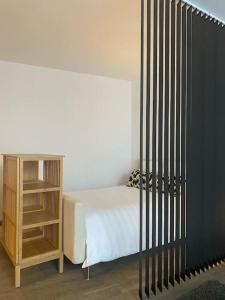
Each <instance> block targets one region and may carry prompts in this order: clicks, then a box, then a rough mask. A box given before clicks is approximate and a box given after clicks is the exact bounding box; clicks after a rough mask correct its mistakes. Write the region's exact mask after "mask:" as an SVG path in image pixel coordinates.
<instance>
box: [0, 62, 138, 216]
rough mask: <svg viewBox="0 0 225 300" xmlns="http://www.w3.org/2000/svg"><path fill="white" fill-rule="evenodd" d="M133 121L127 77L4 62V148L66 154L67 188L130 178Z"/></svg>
mask: <svg viewBox="0 0 225 300" xmlns="http://www.w3.org/2000/svg"><path fill="white" fill-rule="evenodd" d="M131 122H132V99H131V83H130V82H128V81H123V80H116V79H111V78H105V77H100V76H93V75H87V74H78V73H73V72H66V71H59V70H54V69H47V68H39V67H33V66H28V65H21V64H15V63H8V62H0V152H1V153H13V152H28V153H32V152H36V153H53V154H64V155H65V167H64V174H65V176H64V187H65V190H73V189H84V188H94V187H105V186H113V185H117V184H121V183H124V182H126V180H127V175H128V174H129V172H130V169H131V163H132V162H131V159H132V158H131V143H132V141H131V139H132V136H131V131H132V126H131ZM0 183H2V160H0ZM0 187H1V188H0V189H1V190H0V197H1V198H0V216H1V211H2V209H1V203H2V184H0Z"/></svg>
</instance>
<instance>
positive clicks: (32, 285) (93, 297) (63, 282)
mask: <svg viewBox="0 0 225 300" xmlns="http://www.w3.org/2000/svg"><path fill="white" fill-rule="evenodd" d="M13 277H14V274H13V268H12V266H11V263H10V262H9V260H8V258H7V256H6V254H5V252H4V250H3V248H2V246H0V299H1V300H8V299H10V300H14V299H15V300H25V299H26V300H55V299H57V300H62V299H63V300H80V299H85V300H86V299H87V300H107V299H109V300H112V299H114V300H134V299H139V297H138V295H137V289H138V257H137V256H131V257H127V258H122V259H119V260H117V261H114V262H110V263H105V264H99V265H97V266H95V267H94V268H93V269H92V270H91V280H90V281H86V280H85V279H84V273H83V272H82V270H81V267H80V266H74V265H73V264H71V263H70V262H69V261H68V260H66V262H65V272H64V274H62V275H60V274H58V273H57V264H56V262H49V263H45V264H42V265H39V266H35V267H31V268H29V269H25V270H23V271H22V287H21V288H19V289H15V288H14V287H13ZM210 279H217V280H219V281H221V282H224V283H225V266H220V267H218V268H215V269H212V270H211V271H209V272H206V273H203V274H202V275H201V276H197V277H195V278H193V279H192V280H188V281H187V282H186V283H182V284H181V285H180V286H176V287H175V288H174V289H173V288H171V289H170V290H169V291H165V293H163V294H161V295H158V296H157V297H156V298H155V299H156V300H159V299H161V300H176V299H179V297H180V296H181V295H182V294H184V293H186V292H187V291H188V290H190V289H192V288H194V287H197V286H198V285H200V284H201V283H202V282H204V281H206V280H210Z"/></svg>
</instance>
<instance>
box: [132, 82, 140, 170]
mask: <svg viewBox="0 0 225 300" xmlns="http://www.w3.org/2000/svg"><path fill="white" fill-rule="evenodd" d="M139 81H140V80H138V79H136V80H133V81H132V168H139V161H140V82H139Z"/></svg>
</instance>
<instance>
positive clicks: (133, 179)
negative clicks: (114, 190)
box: [127, 169, 152, 190]
mask: <svg viewBox="0 0 225 300" xmlns="http://www.w3.org/2000/svg"><path fill="white" fill-rule="evenodd" d="M140 174H141V172H140V170H139V169H134V170H133V171H132V172H131V175H130V177H129V180H128V184H127V186H128V187H135V188H138V189H140V186H141V176H140ZM142 184H143V189H144V190H145V189H146V172H143V173H142ZM151 186H152V173H150V174H149V187H150V188H151Z"/></svg>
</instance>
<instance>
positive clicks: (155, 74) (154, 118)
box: [151, 0, 158, 294]
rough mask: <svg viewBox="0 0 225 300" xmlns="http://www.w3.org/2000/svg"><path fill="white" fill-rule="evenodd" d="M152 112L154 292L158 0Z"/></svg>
mask: <svg viewBox="0 0 225 300" xmlns="http://www.w3.org/2000/svg"><path fill="white" fill-rule="evenodd" d="M153 31H154V33H153V112H152V285H151V289H152V292H153V293H154V294H156V213H157V212H156V142H157V140H156V136H157V135H156V134H157V65H158V63H157V58H158V55H157V51H158V45H157V42H158V0H154V25H153Z"/></svg>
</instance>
